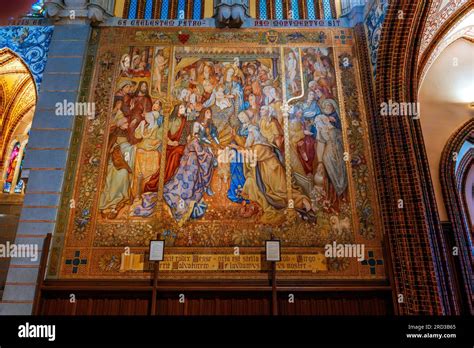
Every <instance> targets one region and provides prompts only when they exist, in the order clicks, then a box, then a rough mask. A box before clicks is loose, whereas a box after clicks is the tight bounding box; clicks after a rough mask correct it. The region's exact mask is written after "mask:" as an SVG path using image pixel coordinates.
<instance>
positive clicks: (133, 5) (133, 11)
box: [128, 0, 138, 19]
mask: <svg viewBox="0 0 474 348" xmlns="http://www.w3.org/2000/svg"><path fill="white" fill-rule="evenodd" d="M137 9H138V0H131V1H130V7H129V8H128V19H135V18H137Z"/></svg>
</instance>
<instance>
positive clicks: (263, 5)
mask: <svg viewBox="0 0 474 348" xmlns="http://www.w3.org/2000/svg"><path fill="white" fill-rule="evenodd" d="M258 9H259V12H260V13H259V16H260V19H267V1H266V0H260V1H259V7H258Z"/></svg>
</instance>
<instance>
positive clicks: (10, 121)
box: [0, 48, 37, 191]
mask: <svg viewBox="0 0 474 348" xmlns="http://www.w3.org/2000/svg"><path fill="white" fill-rule="evenodd" d="M0 97H1V99H0V108H1V109H2V113H1V114H0V133H1V134H2V137H1V140H0V174H1V175H2V176H1V177H0V184H1V185H0V186H1V188H2V191H3V184H4V182H5V174H6V171H7V166H8V161H9V157H10V156H9V155H10V153H11V150H12V143H13V141H14V140H17V141H20V143H21V155H23V153H24V150H25V146H26V144H27V142H28V131H29V128H30V127H31V122H32V119H33V114H34V109H35V105H36V101H37V91H36V85H35V82H34V78H33V75H32V74H31V72H30V70H29V68H28V67H27V65H26V64H25V63H24V62H23V60H22V59H21V58H20V57H19V56H18V55H17V54H16V53H15V52H13V51H11V50H10V49H8V48H3V49H0ZM15 143H16V142H15ZM17 172H18V171H17ZM18 175H19V173H17V174H16V176H18ZM17 181H18V177H15V182H17Z"/></svg>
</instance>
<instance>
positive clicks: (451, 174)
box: [440, 119, 474, 312]
mask: <svg viewBox="0 0 474 348" xmlns="http://www.w3.org/2000/svg"><path fill="white" fill-rule="evenodd" d="M468 139H474V119H471V120H469V121H468V122H466V123H465V124H464V125H462V126H461V127H460V128H459V129H458V130H457V131H456V132H455V133H453V135H452V136H451V138H450V139H449V141H448V142H447V144H446V146H445V148H444V151H443V154H442V156H441V163H440V178H441V186H442V189H443V196H444V204H445V206H446V210H447V212H448V216H449V220H450V222H451V226H450V227H451V229H452V232H453V239H454V245H453V246H456V247H457V248H458V251H459V255H458V257H457V258H455V260H456V261H458V263H459V265H458V267H459V270H460V273H461V276H462V278H463V285H464V286H463V289H462V292H463V293H462V296H463V298H464V300H465V301H466V302H467V305H468V306H469V308H470V310H471V312H472V311H473V310H474V307H473V306H474V304H473V300H474V297H473V290H472V274H473V271H474V270H473V265H474V257H473V255H472V252H471V248H472V245H471V246H470V244H471V243H472V227H471V224H470V219H469V218H468V216H467V215H466V208H467V203H466V201H465V200H464V198H463V194H462V192H464V191H463V189H464V185H465V179H466V176H467V174H468V172H469V169H470V167H471V166H472V165H474V154H473V150H472V149H471V150H470V151H469V152H468V153H467V154H466V155H465V156H464V157H463V158H462V159H460V164H459V166H458V169H457V170H456V161H455V160H453V156H455V155H456V154H458V153H459V151H460V149H461V147H462V145H463V144H464V142H465V141H466V140H468Z"/></svg>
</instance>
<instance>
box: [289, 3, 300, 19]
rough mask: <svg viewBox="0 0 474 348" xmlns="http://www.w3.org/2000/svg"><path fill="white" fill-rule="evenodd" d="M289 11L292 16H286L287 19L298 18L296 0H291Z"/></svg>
mask: <svg viewBox="0 0 474 348" xmlns="http://www.w3.org/2000/svg"><path fill="white" fill-rule="evenodd" d="M291 11H292V13H291V14H292V16H288V19H300V13H299V6H298V0H291Z"/></svg>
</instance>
